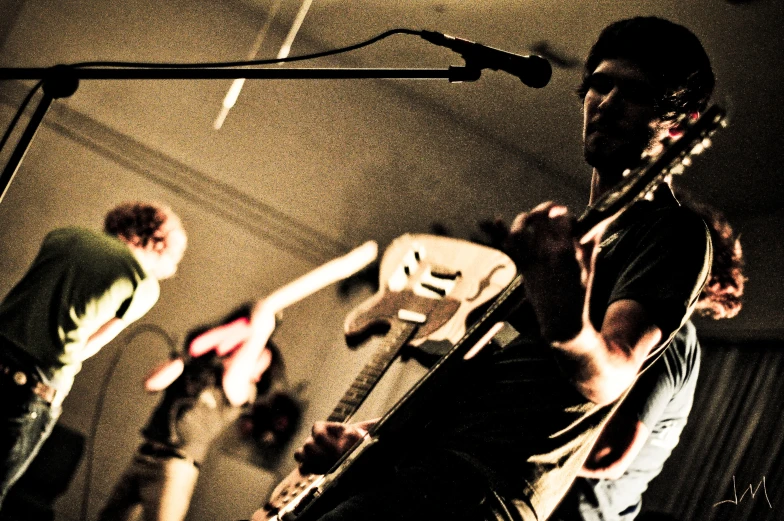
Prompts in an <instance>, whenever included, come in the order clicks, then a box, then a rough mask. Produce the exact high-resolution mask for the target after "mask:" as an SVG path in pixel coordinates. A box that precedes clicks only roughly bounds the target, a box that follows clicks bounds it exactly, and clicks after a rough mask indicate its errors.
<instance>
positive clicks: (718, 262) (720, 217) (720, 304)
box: [685, 201, 746, 320]
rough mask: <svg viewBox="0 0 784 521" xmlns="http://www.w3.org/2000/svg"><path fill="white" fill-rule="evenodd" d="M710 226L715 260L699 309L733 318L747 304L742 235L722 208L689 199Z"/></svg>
mask: <svg viewBox="0 0 784 521" xmlns="http://www.w3.org/2000/svg"><path fill="white" fill-rule="evenodd" d="M685 206H687V207H688V208H690V209H691V210H692V211H694V212H695V213H696V214H697V215H699V216H700V217H701V218H702V220H703V221H705V224H707V225H708V231H709V232H710V236H711V242H712V244H713V262H712V263H711V271H710V276H709V277H708V282H707V283H706V284H705V287H704V288H703V290H702V293H700V297H699V299H698V300H697V307H696V309H695V312H696V313H697V314H698V315H701V316H704V317H708V318H713V319H716V320H718V319H721V318H732V317H734V316H735V315H737V314H738V313H739V312H740V309H741V307H742V306H743V303H742V297H743V289H744V285H745V283H746V277H745V276H744V275H743V267H744V261H743V249H742V248H741V245H740V237H739V236H738V235H736V234H735V232H734V231H733V229H732V226H730V223H729V222H728V221H727V219H726V218H725V217H724V214H722V213H721V212H720V211H718V210H716V209H715V208H712V207H710V206H708V205H706V204H704V203H698V202H694V201H689V202H688V203H686V204H685Z"/></svg>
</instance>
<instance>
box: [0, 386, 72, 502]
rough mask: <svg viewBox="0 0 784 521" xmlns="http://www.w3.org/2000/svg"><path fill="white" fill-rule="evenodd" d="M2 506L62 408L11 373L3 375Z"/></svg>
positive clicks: (0, 420) (0, 435) (0, 416)
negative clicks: (16, 378)
mask: <svg viewBox="0 0 784 521" xmlns="http://www.w3.org/2000/svg"><path fill="white" fill-rule="evenodd" d="M0 397H2V398H0V507H2V501H3V498H5V495H6V493H8V490H9V489H10V488H11V486H12V485H13V484H14V483H15V482H16V481H17V480H18V479H19V478H20V477H21V476H22V474H24V472H25V470H27V467H28V466H29V465H30V462H31V461H32V460H33V458H34V457H35V455H36V454H37V453H38V450H39V449H40V448H41V445H43V443H44V441H45V440H46V438H48V437H49V435H50V434H51V433H52V429H53V428H54V425H55V423H57V418H58V417H59V416H60V411H61V408H59V407H58V408H54V409H53V408H52V407H51V406H50V405H49V404H48V403H47V402H45V401H44V400H43V399H42V398H40V397H39V396H37V395H35V394H33V392H32V391H31V390H30V389H29V388H28V387H24V386H19V385H17V384H16V383H15V382H14V381H13V379H12V377H11V376H10V375H9V374H0Z"/></svg>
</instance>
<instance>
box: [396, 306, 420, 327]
mask: <svg viewBox="0 0 784 521" xmlns="http://www.w3.org/2000/svg"><path fill="white" fill-rule="evenodd" d="M397 318H399V319H400V320H403V321H405V322H413V323H415V324H424V323H425V322H427V315H424V314H422V313H417V312H416V311H411V310H410V309H399V310H397Z"/></svg>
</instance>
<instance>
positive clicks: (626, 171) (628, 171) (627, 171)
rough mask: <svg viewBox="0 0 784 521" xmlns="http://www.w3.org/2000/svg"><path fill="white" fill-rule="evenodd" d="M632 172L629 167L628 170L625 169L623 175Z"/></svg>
mask: <svg viewBox="0 0 784 521" xmlns="http://www.w3.org/2000/svg"><path fill="white" fill-rule="evenodd" d="M631 173H632V171H631V169H629V168H627V169H626V170H624V171H623V177H626V176H628V175H629V174H631Z"/></svg>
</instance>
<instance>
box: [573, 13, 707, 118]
mask: <svg viewBox="0 0 784 521" xmlns="http://www.w3.org/2000/svg"><path fill="white" fill-rule="evenodd" d="M611 59H623V60H629V61H630V62H632V63H633V64H635V65H636V66H637V67H640V69H642V71H643V73H645V75H646V76H647V77H648V78H649V80H650V81H651V83H652V87H653V88H654V91H655V92H656V93H657V96H656V100H655V104H656V108H657V111H658V114H659V116H660V117H662V118H663V119H666V120H674V119H676V118H678V117H679V116H682V115H688V114H692V113H696V112H702V111H703V110H704V109H705V107H706V106H707V104H708V100H709V99H710V97H711V94H712V93H713V87H714V84H715V81H716V80H715V77H714V75H713V69H712V68H711V64H710V59H709V58H708V55H707V53H706V52H705V49H704V48H703V46H702V44H701V43H700V40H699V39H698V38H697V37H696V36H695V35H694V33H692V32H691V31H690V30H688V29H687V28H685V27H683V26H682V25H678V24H676V23H673V22H670V21H669V20H664V19H662V18H657V17H655V16H647V17H642V16H640V17H635V18H630V19H627V20H620V21H617V22H614V23H612V24H610V25H608V26H607V27H606V28H605V29H604V30H603V31H602V32H601V34H600V35H599V39H598V40H597V41H596V43H595V44H594V45H593V47H592V48H591V51H590V52H589V54H588V58H587V60H586V62H585V68H584V69H583V81H582V84H581V85H580V87H579V88H578V89H577V93H578V95H579V96H580V98H581V99H583V98H585V95H586V93H587V92H588V88H589V81H588V80H589V78H590V76H591V74H593V72H594V71H595V70H596V68H597V67H598V66H599V64H600V63H601V62H602V61H604V60H611Z"/></svg>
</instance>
